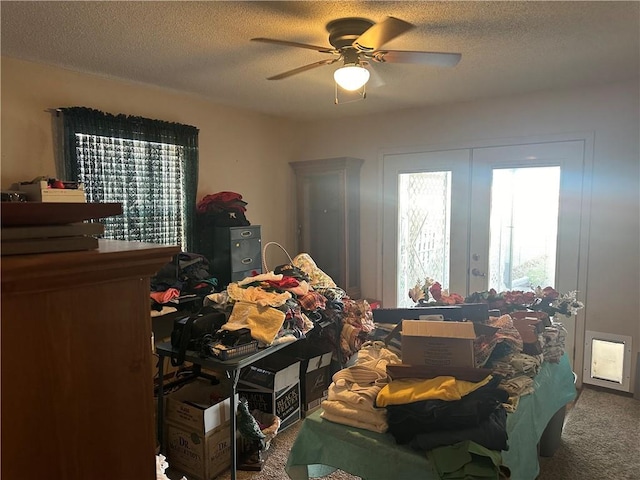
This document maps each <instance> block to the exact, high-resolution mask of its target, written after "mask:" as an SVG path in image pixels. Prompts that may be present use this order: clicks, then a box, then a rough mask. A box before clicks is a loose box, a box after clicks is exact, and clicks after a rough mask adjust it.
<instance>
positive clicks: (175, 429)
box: [165, 421, 231, 480]
mask: <svg viewBox="0 0 640 480" xmlns="http://www.w3.org/2000/svg"><path fill="white" fill-rule="evenodd" d="M229 429H230V423H229V422H228V421H227V422H226V423H225V424H224V425H220V426H218V427H217V428H215V429H213V430H211V431H210V432H208V433H206V434H205V433H202V432H200V431H194V430H191V429H190V428H189V427H186V426H184V425H180V424H175V423H173V422H167V424H166V427H165V435H166V437H165V440H166V441H165V445H166V450H167V451H166V455H167V462H168V463H169V465H170V466H171V468H172V469H176V470H179V471H180V472H182V473H184V474H186V475H187V476H188V478H190V479H191V478H194V479H199V480H211V479H213V478H215V477H216V476H218V475H219V474H220V473H222V472H223V471H225V470H226V469H228V468H229V467H230V466H231V443H230V442H231V438H230V430H229Z"/></svg>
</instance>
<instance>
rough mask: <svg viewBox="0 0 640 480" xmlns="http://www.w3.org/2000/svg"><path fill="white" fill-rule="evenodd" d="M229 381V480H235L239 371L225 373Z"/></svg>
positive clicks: (236, 369) (237, 369)
mask: <svg viewBox="0 0 640 480" xmlns="http://www.w3.org/2000/svg"><path fill="white" fill-rule="evenodd" d="M227 375H229V377H230V379H231V398H230V399H229V410H230V415H231V419H230V423H231V426H230V428H231V433H230V435H229V437H230V441H231V480H236V473H237V464H236V408H237V407H236V388H237V387H238V380H239V378H240V369H239V368H235V369H233V370H229V371H227Z"/></svg>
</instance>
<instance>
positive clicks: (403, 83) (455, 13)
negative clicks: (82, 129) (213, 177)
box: [0, 1, 640, 119]
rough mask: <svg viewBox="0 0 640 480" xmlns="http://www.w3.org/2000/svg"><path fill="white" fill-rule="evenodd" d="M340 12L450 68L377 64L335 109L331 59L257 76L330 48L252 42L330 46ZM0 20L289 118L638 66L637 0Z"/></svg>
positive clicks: (50, 11) (121, 73)
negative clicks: (451, 55)
mask: <svg viewBox="0 0 640 480" xmlns="http://www.w3.org/2000/svg"><path fill="white" fill-rule="evenodd" d="M350 16H355V17H364V18H368V19H370V20H372V21H373V22H380V21H382V20H384V19H385V18H386V17H387V16H394V17H397V18H400V19H402V20H405V21H408V22H410V23H412V24H414V25H415V26H416V28H414V29H412V30H410V31H408V32H407V33H405V34H404V35H402V36H400V37H397V38H395V39H393V40H391V41H390V42H389V43H388V44H386V45H385V48H388V49H394V50H427V51H440V52H457V53H461V54H462V60H461V61H460V63H459V64H458V65H457V66H456V67H454V68H442V67H433V66H426V65H408V64H375V65H374V69H375V74H376V79H374V80H375V82H372V86H371V87H370V88H368V90H367V98H366V99H365V100H363V101H358V102H353V103H348V104H340V105H334V102H333V99H334V83H333V77H332V72H333V70H334V69H335V68H336V67H335V66H333V65H332V66H322V67H319V68H316V69H313V70H309V71H307V72H304V73H301V74H298V75H295V76H292V77H289V78H286V79H283V80H272V81H269V80H266V78H267V77H270V76H273V75H275V74H279V73H282V72H285V71H288V70H291V69H294V68H296V67H300V66H303V65H307V64H309V63H313V62H316V61H319V60H323V59H325V58H327V57H328V55H327V54H323V53H320V52H316V51H313V50H309V49H302V48H292V47H284V46H280V45H272V44H264V43H256V42H250V41H249V39H250V38H253V37H270V38H277V39H283V40H289V41H294V42H300V43H309V44H314V45H320V46H330V45H329V43H328V33H327V31H326V28H325V26H326V24H327V23H328V22H329V21H331V20H334V19H336V18H342V17H350ZM1 20H2V32H1V33H2V41H1V43H0V46H1V49H2V55H6V56H11V57H16V58H22V59H25V60H31V61H36V62H42V63H46V64H51V65H57V66H60V67H64V68H68V69H71V70H77V71H81V72H87V73H93V74H97V75H101V76H106V77H110V78H119V79H124V80H128V81H133V82H137V83H144V84H152V85H156V86H160V87H164V88H169V89H172V90H176V91H180V92H189V93H192V94H195V95H198V96H201V97H203V98H206V99H208V100H211V101H213V102H215V103H219V104H223V105H230V106H235V107H241V108H246V109H250V110H253V111H258V112H263V113H267V114H273V115H279V116H286V117H289V118H294V119H318V118H336V117H341V116H347V115H361V114H371V113H379V112H389V111H393V110H400V109H404V108H410V107H416V106H429V105H435V104H442V103H449V102H461V101H469V100H473V99H478V98H491V97H496V96H504V95H512V94H519V93H523V92H533V91H541V90H548V89H556V88H570V87H579V86H588V85H597V84H603V83H609V82H615V81H624V80H629V79H637V78H638V74H639V70H640V67H639V60H640V40H639V36H640V33H639V32H640V3H638V2H635V1H631V2H611V1H605V2H581V1H570V2H559V1H551V2H538V1H520V2H482V1H474V2H458V1H451V2H353V1H341V2H332V1H298V2H219V1H210V2H194V1H174V2H153V1H142V2H138V1H119V2H111V1H105V2H74V1H69V2H64V1H62V2H42V1H26V2H14V1H2V2H1ZM336 65H337V64H336ZM375 84H378V86H375Z"/></svg>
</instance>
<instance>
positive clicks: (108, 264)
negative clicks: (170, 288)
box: [0, 240, 181, 295]
mask: <svg viewBox="0 0 640 480" xmlns="http://www.w3.org/2000/svg"><path fill="white" fill-rule="evenodd" d="M180 251H181V250H180V247H178V246H167V245H157V244H152V243H143V242H126V241H121V240H100V241H99V248H98V249H96V250H85V251H76V252H60V253H44V254H37V255H14V256H5V257H2V259H1V260H0V262H1V266H2V279H1V280H2V294H3V295H5V294H8V293H23V292H37V291H47V290H54V289H60V288H69V287H70V286H72V285H74V284H87V283H98V282H103V281H114V280H117V279H119V278H131V277H150V276H153V275H155V273H156V272H157V271H158V270H159V269H160V268H161V267H162V266H163V265H165V264H166V263H168V262H170V261H171V260H172V258H173V256H174V255H175V254H177V253H179V252H180Z"/></svg>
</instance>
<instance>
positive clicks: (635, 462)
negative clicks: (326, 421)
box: [167, 387, 640, 480]
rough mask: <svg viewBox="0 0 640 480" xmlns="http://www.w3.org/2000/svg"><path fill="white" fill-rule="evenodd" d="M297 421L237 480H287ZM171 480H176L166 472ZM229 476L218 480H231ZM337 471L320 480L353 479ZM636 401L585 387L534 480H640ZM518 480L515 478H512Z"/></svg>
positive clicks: (639, 428) (638, 405) (639, 422)
mask: <svg viewBox="0 0 640 480" xmlns="http://www.w3.org/2000/svg"><path fill="white" fill-rule="evenodd" d="M299 426H300V422H298V423H297V424H296V425H293V426H292V427H290V428H289V429H287V430H285V431H284V432H281V433H280V434H278V436H276V438H275V439H274V440H273V442H272V444H271V448H270V451H269V455H268V457H267V460H266V462H265V465H264V467H263V468H262V471H260V472H249V471H239V472H238V473H237V479H238V480H249V479H251V480H288V478H289V477H288V476H287V474H286V473H285V472H284V465H285V463H286V461H287V456H288V453H289V448H290V447H291V444H292V443H293V441H294V440H295V437H296V435H297V433H298V428H299ZM167 474H168V476H169V477H170V478H171V479H179V478H180V475H179V474H176V473H174V472H171V471H168V472H167ZM230 478H231V475H230V472H228V471H227V472H226V473H224V474H223V475H221V476H220V477H219V479H220V480H229V479H230ZM357 479H359V477H355V476H353V475H349V474H348V473H345V472H342V471H336V472H334V473H333V474H332V475H330V476H327V477H323V480H357ZM639 479H640V401H638V400H634V399H633V398H632V397H630V396H628V395H625V394H619V393H615V392H612V391H610V390H605V389H598V388H591V387H585V388H583V390H582V391H581V393H580V396H579V397H578V400H577V401H576V402H575V404H574V405H573V406H572V408H570V409H569V410H568V413H567V416H566V420H565V426H564V430H563V432H562V437H561V440H560V444H559V446H558V449H557V450H556V452H555V453H554V455H553V457H548V458H541V459H540V475H539V476H538V480H639ZM512 480H518V479H512Z"/></svg>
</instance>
